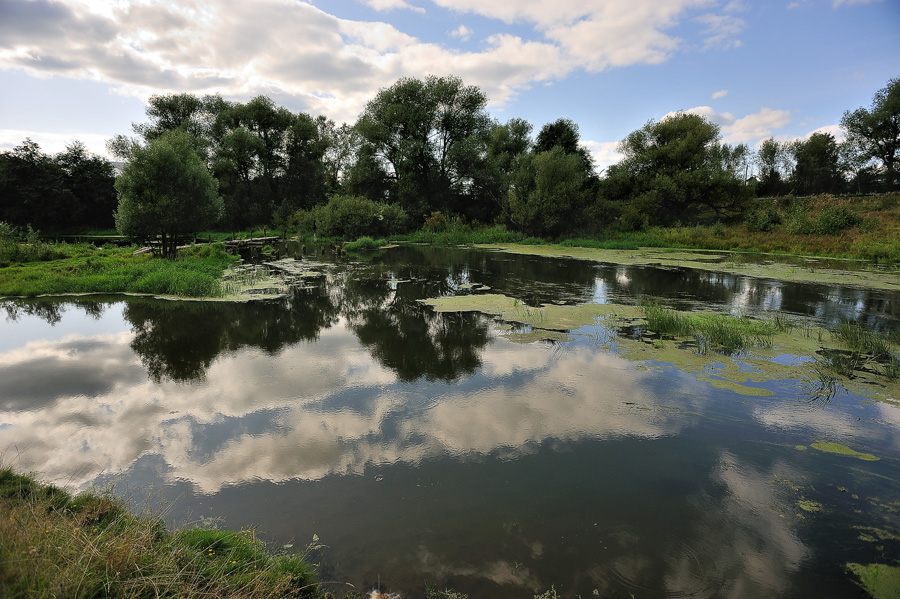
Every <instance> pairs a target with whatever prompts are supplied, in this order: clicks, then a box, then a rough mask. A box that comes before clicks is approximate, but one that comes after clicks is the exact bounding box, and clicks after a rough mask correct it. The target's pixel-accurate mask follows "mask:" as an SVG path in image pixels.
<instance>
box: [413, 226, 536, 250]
mask: <svg viewBox="0 0 900 599" xmlns="http://www.w3.org/2000/svg"><path fill="white" fill-rule="evenodd" d="M524 237H525V236H524V235H522V234H521V233H517V232H515V231H510V230H509V229H507V228H506V227H505V226H503V225H492V226H487V225H475V226H472V225H468V224H462V223H451V224H449V225H448V226H447V227H446V228H444V229H440V230H433V231H426V230H420V231H414V232H412V233H409V234H407V235H399V236H397V237H396V239H398V240H402V241H409V242H412V243H429V244H431V245H466V244H474V243H485V244H489V243H515V242H517V241H520V240H522V239H524Z"/></svg>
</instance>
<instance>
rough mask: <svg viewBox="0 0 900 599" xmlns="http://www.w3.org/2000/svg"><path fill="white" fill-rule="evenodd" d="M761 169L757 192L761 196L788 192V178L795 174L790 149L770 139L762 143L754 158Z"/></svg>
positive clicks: (757, 166)
mask: <svg viewBox="0 0 900 599" xmlns="http://www.w3.org/2000/svg"><path fill="white" fill-rule="evenodd" d="M754 162H755V163H756V168H757V169H759V171H758V172H759V175H758V180H759V184H758V185H757V186H756V192H757V194H758V195H761V196H771V195H781V194H783V193H786V192H787V191H788V187H787V185H788V183H787V181H788V177H790V175H791V172H793V158H792V157H791V154H790V151H789V148H788V147H787V146H786V145H785V144H783V143H779V142H778V141H776V140H775V139H774V138H772V137H770V138H769V139H766V140H764V141H763V142H762V144H761V145H760V146H759V150H757V152H756V156H755V157H754Z"/></svg>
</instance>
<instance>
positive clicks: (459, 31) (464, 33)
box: [450, 25, 472, 41]
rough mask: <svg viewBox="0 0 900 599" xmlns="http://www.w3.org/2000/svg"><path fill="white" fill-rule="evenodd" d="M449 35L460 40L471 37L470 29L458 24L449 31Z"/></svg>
mask: <svg viewBox="0 0 900 599" xmlns="http://www.w3.org/2000/svg"><path fill="white" fill-rule="evenodd" d="M450 37H454V38H457V39H461V40H462V41H467V40H468V39H469V38H470V37H472V30H471V29H469V28H468V27H466V26H465V25H460V26H459V27H457V28H456V29H454V30H453V31H451V32H450Z"/></svg>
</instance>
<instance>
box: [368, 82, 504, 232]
mask: <svg viewBox="0 0 900 599" xmlns="http://www.w3.org/2000/svg"><path fill="white" fill-rule="evenodd" d="M486 105H487V97H486V96H485V95H484V93H483V92H482V91H481V90H480V89H478V88H477V87H474V86H466V85H464V84H463V82H462V80H461V79H459V78H458V77H434V76H429V77H427V78H425V80H420V79H412V78H404V79H400V80H399V81H397V82H396V83H395V84H394V85H392V86H391V87H389V88H385V89H382V90H381V91H379V92H378V94H377V95H376V96H375V98H374V99H372V100H371V101H370V102H369V103H368V104H367V105H366V109H365V111H364V112H363V114H362V116H361V117H360V119H359V121H358V122H357V125H356V127H357V130H358V131H359V132H360V134H361V135H362V137H363V139H364V140H365V141H366V142H367V143H368V144H370V145H371V147H372V148H373V150H374V155H375V157H377V158H378V159H379V160H381V161H383V162H384V164H385V171H386V172H387V173H388V176H389V177H391V179H392V183H393V184H392V196H393V198H394V199H395V200H396V201H398V202H399V203H400V204H401V206H402V207H403V208H404V209H405V210H406V211H407V212H408V213H409V214H410V215H411V216H412V217H413V218H421V217H422V215H424V214H425V213H426V212H428V211H430V210H449V211H456V212H463V213H465V212H467V211H469V210H470V209H471V203H472V202H476V201H478V200H480V199H481V198H475V197H473V196H472V194H471V190H473V189H475V186H473V185H472V183H473V179H474V177H475V175H476V173H477V171H478V169H479V166H480V161H481V160H483V157H484V147H485V144H486V140H487V133H488V131H489V130H490V124H491V122H490V118H489V117H488V114H487V111H486V108H485V107H486Z"/></svg>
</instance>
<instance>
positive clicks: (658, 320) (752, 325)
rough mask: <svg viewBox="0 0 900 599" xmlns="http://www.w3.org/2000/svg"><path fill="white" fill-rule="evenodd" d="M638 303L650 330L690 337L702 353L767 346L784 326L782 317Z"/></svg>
mask: <svg viewBox="0 0 900 599" xmlns="http://www.w3.org/2000/svg"><path fill="white" fill-rule="evenodd" d="M641 307H642V308H643V309H644V314H645V317H646V318H647V325H648V326H649V327H650V329H651V330H652V331H654V332H656V333H659V334H661V335H669V336H672V337H694V339H695V340H696V342H697V348H698V351H699V352H700V353H702V354H706V353H709V351H710V350H711V349H714V348H715V349H719V350H721V351H723V352H725V353H733V352H739V351H743V350H745V349H747V348H749V347H754V346H756V347H769V346H771V344H772V337H773V336H774V335H775V334H776V333H777V332H779V331H781V330H784V327H786V326H787V324H786V323H785V322H784V321H783V320H782V321H763V320H754V319H752V318H747V317H737V318H736V317H733V316H729V315H726V314H697V315H693V314H687V313H683V312H678V311H676V310H671V309H669V308H664V307H662V306H660V305H659V304H658V303H655V302H652V301H650V302H645V303H643V304H642V305H641Z"/></svg>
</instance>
